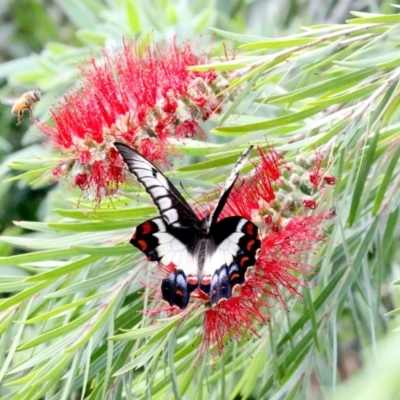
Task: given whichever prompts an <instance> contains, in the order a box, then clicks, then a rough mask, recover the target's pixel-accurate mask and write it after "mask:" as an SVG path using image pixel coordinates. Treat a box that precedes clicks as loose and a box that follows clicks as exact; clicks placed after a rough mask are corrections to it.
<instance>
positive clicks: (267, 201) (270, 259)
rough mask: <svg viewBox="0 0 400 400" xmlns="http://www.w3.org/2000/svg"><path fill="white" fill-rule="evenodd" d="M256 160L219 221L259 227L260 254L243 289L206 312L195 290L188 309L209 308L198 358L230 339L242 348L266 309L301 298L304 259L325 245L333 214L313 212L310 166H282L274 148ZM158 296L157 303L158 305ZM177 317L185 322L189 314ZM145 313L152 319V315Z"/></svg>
mask: <svg viewBox="0 0 400 400" xmlns="http://www.w3.org/2000/svg"><path fill="white" fill-rule="evenodd" d="M259 156H260V157H259V158H260V162H259V163H258V164H257V165H256V166H255V168H254V170H253V171H252V172H251V173H250V174H249V175H248V176H246V177H245V178H244V179H242V181H241V182H239V183H238V186H237V187H236V188H235V189H234V190H233V191H232V193H231V194H230V196H229V198H228V201H227V204H226V205H225V208H224V211H223V215H222V217H221V218H225V217H228V216H232V215H235V216H242V217H245V218H248V219H250V220H252V221H254V222H257V225H258V227H259V231H260V234H261V249H260V252H259V255H258V258H257V261H256V263H255V265H254V268H249V270H248V271H247V273H246V281H245V282H244V283H243V284H242V285H236V286H235V287H234V294H233V296H232V297H230V298H228V299H222V300H220V301H219V302H218V303H217V304H214V305H213V306H212V307H210V306H209V302H210V299H209V298H208V297H207V295H206V294H205V293H203V292H201V290H199V289H196V290H195V291H194V292H193V293H192V295H191V300H190V308H191V309H194V308H200V307H203V306H204V304H206V305H207V304H208V306H206V309H205V311H204V320H203V341H202V344H201V346H200V349H199V353H198V357H201V356H202V355H203V354H204V353H205V352H207V351H208V350H209V349H210V348H211V349H214V350H216V351H217V353H219V354H221V353H222V352H223V349H224V347H225V345H226V344H227V343H228V342H229V341H230V340H231V339H233V340H236V341H238V342H240V341H242V340H243V339H244V338H247V337H249V335H252V334H253V335H258V332H257V325H260V324H265V322H266V321H268V320H269V319H270V316H269V309H270V308H271V307H272V306H273V305H274V303H276V301H277V302H278V303H280V304H282V305H283V306H284V307H286V304H285V296H284V293H285V292H286V293H290V294H292V295H293V296H300V293H299V292H298V287H299V286H306V281H305V280H304V278H303V277H302V274H309V273H310V272H311V271H312V266H311V265H309V264H307V263H306V262H305V261H304V259H303V256H309V254H311V253H313V252H315V251H316V250H317V249H318V248H319V246H320V245H321V243H322V242H323V241H324V240H325V239H324V237H323V230H322V224H323V222H324V221H325V220H327V219H329V218H330V216H331V211H329V210H328V211H321V210H319V211H317V207H318V203H317V201H316V199H317V197H318V193H319V192H318V188H316V187H315V185H314V183H313V181H312V180H310V173H309V171H310V170H313V168H314V166H313V165H312V162H308V161H307V160H306V159H299V160H296V161H299V164H297V162H295V163H291V164H288V163H285V161H284V159H283V157H282V156H281V155H279V154H278V153H276V152H275V151H274V150H273V149H272V148H268V152H264V151H263V150H262V149H261V148H259ZM321 164H322V161H321V163H320V165H319V168H320V166H321ZM323 178H324V175H323V174H322V175H321V179H323ZM313 196H314V197H313ZM214 208H215V204H213V203H212V202H210V203H207V204H202V205H201V207H197V208H196V212H198V213H200V218H203V217H205V215H207V214H209V213H210V212H211V211H212V210H213V209H214ZM162 272H164V273H165V275H164V277H165V276H168V275H169V274H170V273H171V269H168V270H166V269H165V268H163V269H162ZM158 292H159V295H158V296H157V298H158V299H161V293H160V290H158ZM155 310H156V312H157V310H160V309H159V308H158V309H155ZM163 310H165V308H163ZM176 312H182V317H184V316H187V313H188V309H185V310H184V311H182V310H178V309H176V310H175V311H174V313H175V314H176ZM149 313H150V314H152V315H153V314H154V313H153V312H152V310H150V311H149Z"/></svg>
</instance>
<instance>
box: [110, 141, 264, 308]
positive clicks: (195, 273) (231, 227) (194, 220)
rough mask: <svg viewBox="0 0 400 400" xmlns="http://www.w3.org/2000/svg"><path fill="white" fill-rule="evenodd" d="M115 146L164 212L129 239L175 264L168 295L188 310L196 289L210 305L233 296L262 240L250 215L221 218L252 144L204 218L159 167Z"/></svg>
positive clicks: (149, 255) (166, 281)
mask: <svg viewBox="0 0 400 400" xmlns="http://www.w3.org/2000/svg"><path fill="white" fill-rule="evenodd" d="M114 145H115V147H116V148H117V150H118V152H119V153H120V155H121V156H122V158H123V160H124V161H125V163H126V164H127V166H128V168H129V171H130V172H131V173H133V174H134V175H136V177H137V179H138V180H139V182H141V183H142V184H143V185H144V187H145V189H146V191H147V192H148V193H149V194H150V196H151V197H152V199H153V201H154V203H155V205H156V206H157V208H158V211H159V213H160V216H159V217H157V218H153V219H150V220H148V221H145V222H143V223H142V224H140V225H139V226H138V227H137V228H136V230H135V232H134V233H133V236H132V238H131V240H130V243H131V244H132V245H134V246H135V247H137V248H138V249H139V250H141V251H142V252H143V253H145V254H146V256H147V258H148V259H149V260H151V261H156V262H159V263H161V264H162V265H165V266H168V265H169V264H170V263H173V264H174V265H175V270H174V272H173V273H172V274H171V275H169V276H168V277H167V278H165V279H163V281H162V285H161V290H162V297H163V299H164V300H166V301H167V302H168V303H169V304H170V305H171V306H172V305H176V306H178V307H179V308H185V307H186V306H187V305H188V302H189V299H190V294H191V293H192V292H193V291H194V290H195V289H197V288H199V289H200V290H202V291H203V292H204V293H205V294H206V295H207V296H208V297H209V299H210V302H211V305H213V304H216V303H218V302H219V301H220V300H221V299H229V298H230V297H231V296H232V291H233V288H234V287H235V286H236V285H240V284H242V283H244V281H245V275H246V271H247V269H248V268H249V267H251V266H254V264H255V261H256V253H257V250H258V249H259V248H260V246H261V242H260V239H259V234H258V228H257V226H256V225H254V224H253V223H252V222H251V221H249V220H247V219H246V218H242V217H238V216H237V217H236V216H233V217H227V218H223V219H221V220H220V221H217V219H218V216H219V215H220V213H221V211H222V209H223V207H224V205H225V203H226V201H227V199H228V196H229V194H230V192H231V190H232V188H233V185H234V184H235V181H236V179H237V177H238V175H239V171H240V170H241V168H242V167H243V165H244V164H245V162H246V160H247V159H248V157H249V154H250V152H251V150H252V147H250V148H249V149H248V150H247V151H246V152H245V153H243V154H242V156H241V157H240V158H239V160H238V161H237V162H236V165H235V167H234V169H233V171H232V173H231V174H230V176H229V178H228V179H227V181H226V183H225V188H224V189H223V191H222V193H221V196H220V198H219V201H218V203H217V206H216V207H215V209H214V211H213V212H212V213H211V214H210V215H208V216H206V217H205V218H204V219H202V220H200V219H199V218H198V217H197V215H196V214H195V212H194V211H193V209H192V208H191V207H190V206H189V204H188V203H187V202H186V200H185V199H184V198H183V197H182V195H181V194H180V193H179V192H178V190H177V189H176V188H175V187H174V186H173V185H172V183H171V182H170V181H169V180H168V179H167V178H166V177H165V176H164V175H163V174H162V173H161V171H160V170H159V169H158V168H156V167H155V166H154V165H153V164H152V163H151V162H149V161H148V160H146V159H145V158H144V157H143V156H141V155H140V154H139V153H138V152H136V151H135V150H133V149H131V148H130V147H128V146H126V145H124V144H122V143H114Z"/></svg>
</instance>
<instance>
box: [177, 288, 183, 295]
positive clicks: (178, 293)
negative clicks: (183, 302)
mask: <svg viewBox="0 0 400 400" xmlns="http://www.w3.org/2000/svg"><path fill="white" fill-rule="evenodd" d="M175 294H176V295H177V296H181V297H182V296H183V293H182V291H181V290H179V289H178V290H175Z"/></svg>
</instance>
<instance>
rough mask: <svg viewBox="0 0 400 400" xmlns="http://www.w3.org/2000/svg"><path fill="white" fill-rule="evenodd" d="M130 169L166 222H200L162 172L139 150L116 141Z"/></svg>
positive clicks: (181, 223) (116, 145)
mask: <svg viewBox="0 0 400 400" xmlns="http://www.w3.org/2000/svg"><path fill="white" fill-rule="evenodd" d="M114 145H115V147H116V148H117V150H118V152H119V153H120V154H121V156H122V158H123V160H124V161H125V163H126V164H127V166H128V168H129V171H130V172H131V173H132V174H134V175H135V176H136V178H137V179H138V181H139V182H140V183H142V184H143V186H144V187H145V189H146V191H147V193H149V194H150V196H151V197H152V199H153V201H154V204H155V205H156V206H157V208H158V210H159V212H160V215H161V216H162V217H163V219H164V220H165V222H166V223H167V224H169V225H174V226H182V225H185V224H186V226H188V225H189V226H190V225H193V224H197V225H198V224H199V222H200V221H199V219H198V218H197V216H196V214H195V213H194V211H193V210H192V208H191V207H190V206H189V204H188V203H187V202H186V200H185V199H184V198H183V197H182V195H181V194H180V193H179V192H178V191H177V190H176V188H175V187H174V185H173V184H172V183H171V182H170V181H169V180H168V179H167V178H166V177H165V176H164V175H163V174H162V172H161V171H160V170H159V169H158V168H157V167H156V166H155V165H153V164H152V163H151V162H150V161H148V160H146V159H145V158H144V157H143V156H141V155H140V154H139V153H138V152H136V151H135V150H133V149H131V148H130V147H128V146H126V145H125V144H122V143H114Z"/></svg>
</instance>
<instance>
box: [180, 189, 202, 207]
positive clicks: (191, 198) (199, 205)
mask: <svg viewBox="0 0 400 400" xmlns="http://www.w3.org/2000/svg"><path fill="white" fill-rule="evenodd" d="M179 185H180V187H181V188H182V190H183V191H184V192H185V193H186V194H187V195H188V197H189V199H190V200H192V201H193V202H194V203H195V204H196V205H197V206H198V207H199V208H200V209H201V210H202V211H205V210H204V207H203V205H202V204H200V203H199V202H198V201H197V200H196V199H194V198H193V197H192V196H191V195H190V194H189V193H188V192H187V190H186V189H185V188H184V187H183V185H182V182H179Z"/></svg>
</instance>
